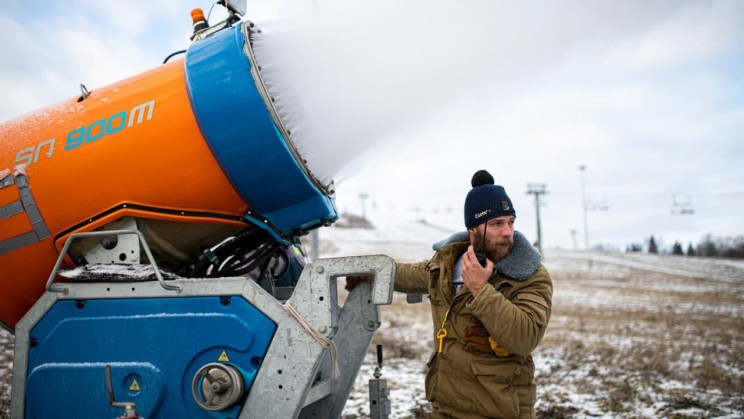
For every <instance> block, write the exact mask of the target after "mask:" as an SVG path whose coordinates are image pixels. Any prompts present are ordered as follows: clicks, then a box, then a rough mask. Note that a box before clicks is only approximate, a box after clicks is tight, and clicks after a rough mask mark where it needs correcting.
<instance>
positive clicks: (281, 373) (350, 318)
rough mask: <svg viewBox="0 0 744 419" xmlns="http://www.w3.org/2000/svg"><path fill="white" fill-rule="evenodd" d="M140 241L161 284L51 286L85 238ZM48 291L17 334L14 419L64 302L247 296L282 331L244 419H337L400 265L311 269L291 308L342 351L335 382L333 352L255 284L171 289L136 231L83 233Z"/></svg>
mask: <svg viewBox="0 0 744 419" xmlns="http://www.w3.org/2000/svg"><path fill="white" fill-rule="evenodd" d="M112 234H137V236H138V237H139V238H140V241H141V242H142V243H143V247H144V249H145V251H146V252H147V253H148V258H149V259H150V261H152V265H153V268H154V269H155V273H156V276H157V277H158V281H157V282H155V281H150V282H136V283H132V282H130V283H105V282H103V283H84V284H82V283H69V284H65V285H64V286H60V285H59V284H53V281H54V279H55V278H56V275H57V272H58V270H59V266H60V265H61V263H62V262H61V261H62V259H63V258H64V255H65V253H66V251H67V249H68V247H69V244H70V242H71V241H72V240H73V239H74V238H77V237H80V236H97V235H112ZM57 262H58V263H57V265H55V268H54V270H53V271H52V274H51V275H50V279H49V281H48V283H47V290H48V291H47V292H45V293H44V294H43V295H42V297H41V298H40V299H39V300H38V301H37V302H36V304H34V306H33V307H32V308H31V310H29V312H28V313H26V315H25V316H24V317H23V318H22V319H21V321H20V322H19V323H18V325H17V326H16V335H15V355H14V365H13V387H12V390H11V391H12V392H11V416H12V417H13V418H18V419H23V417H24V415H25V383H26V379H27V374H28V351H29V348H30V345H31V336H30V333H31V330H32V329H33V328H34V326H35V325H36V324H37V323H38V322H39V321H40V320H41V319H42V318H43V317H44V315H45V314H46V313H47V311H49V310H50V309H51V307H52V306H53V305H54V304H55V303H56V302H57V301H60V300H70V299H83V300H84V299H120V298H163V297H170V298H186V297H195V296H225V295H232V296H238V295H239V296H241V297H243V298H244V299H245V300H246V301H248V302H249V303H251V304H252V305H253V306H254V307H256V308H257V309H258V310H260V311H261V312H263V313H264V314H265V315H266V316H267V317H269V318H270V319H271V320H272V321H273V322H275V323H276V324H277V330H276V333H275V335H274V338H273V340H272V342H271V345H270V347H269V350H268V352H267V354H266V357H265V358H264V361H263V364H262V366H261V368H260V370H259V372H258V374H257V376H256V379H255V381H254V383H253V386H252V388H251V390H250V393H249V394H248V397H247V398H246V400H245V402H244V404H243V408H242V411H241V415H240V418H241V419H246V418H249V417H268V416H269V415H272V416H274V417H282V418H284V417H286V418H290V417H291V418H296V417H303V418H304V417H339V416H340V415H341V412H342V411H343V408H344V406H345V404H346V401H347V399H348V396H349V394H350V392H351V388H352V386H353V384H354V380H355V379H356V376H357V374H358V372H359V368H360V366H361V363H362V362H363V360H364V356H365V354H366V351H367V348H368V347H369V344H370V343H371V340H372V336H373V335H374V332H375V331H376V330H377V328H378V327H379V326H380V311H379V305H381V304H390V303H391V302H392V294H393V279H394V277H395V262H394V261H393V260H392V259H391V258H390V257H388V256H383V255H376V256H355V257H344V258H333V259H321V260H318V261H316V262H313V263H311V264H309V265H307V266H306V267H305V269H304V270H303V272H302V274H301V275H300V279H299V281H298V283H297V286H296V288H295V291H294V293H293V294H292V296H291V297H290V298H289V300H288V301H287V304H291V305H292V307H294V308H295V309H296V311H297V312H298V313H299V314H300V316H301V317H302V319H304V320H305V321H306V322H307V323H308V324H309V326H310V327H312V328H313V329H314V330H315V331H317V332H319V333H320V334H322V335H323V336H325V337H326V338H328V339H331V341H332V342H333V344H334V345H336V347H337V348H338V351H337V352H338V356H337V359H336V362H337V364H338V367H339V370H340V375H339V376H338V377H333V375H332V374H331V371H332V368H331V367H332V365H331V359H330V358H331V357H330V351H329V350H328V349H326V348H324V347H322V346H321V345H320V343H319V342H318V341H317V340H316V339H315V338H314V337H313V336H312V335H311V334H310V333H309V332H308V331H307V330H306V328H305V326H303V325H301V324H300V323H298V321H296V320H295V319H294V318H292V317H291V316H290V315H289V314H287V312H286V311H285V309H284V306H283V305H282V304H281V303H280V302H279V301H278V300H277V299H276V298H274V297H273V296H272V295H271V294H269V293H268V292H266V291H265V290H264V289H262V288H261V287H260V286H259V285H258V284H256V283H255V282H253V281H251V280H248V279H246V278H242V277H241V278H216V279H213V278H212V279H185V278H184V279H177V280H173V281H168V282H170V283H171V284H172V285H171V284H168V283H166V282H165V281H164V280H163V278H162V275H160V272H159V271H158V269H157V264H156V263H154V259H153V258H152V255H151V254H149V248H148V247H147V244H146V243H145V242H144V237H143V236H142V234H141V233H140V232H138V231H130V230H111V231H105V232H89V233H80V234H77V235H73V236H71V237H70V238H69V239H68V241H67V242H66V243H65V247H64V249H63V252H62V253H61V255H60V258H59V259H58V261H57ZM355 274H374V276H375V281H374V286H370V285H369V284H366V283H362V284H360V285H359V286H357V287H356V288H355V289H354V290H353V291H352V292H351V293H350V294H349V296H348V297H347V299H346V301H345V303H344V305H343V306H342V307H340V306H339V305H338V298H337V291H336V289H337V278H338V277H342V276H347V275H355Z"/></svg>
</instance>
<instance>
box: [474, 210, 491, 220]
mask: <svg viewBox="0 0 744 419" xmlns="http://www.w3.org/2000/svg"><path fill="white" fill-rule="evenodd" d="M490 213H491V210H490V209H487V210H485V211H481V212H477V213H475V216H474V217H475V219H476V220H477V219H478V218H481V217H483V216H485V215H488V214H490Z"/></svg>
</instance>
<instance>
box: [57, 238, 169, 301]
mask: <svg viewBox="0 0 744 419" xmlns="http://www.w3.org/2000/svg"><path fill="white" fill-rule="evenodd" d="M120 234H136V235H137V237H139V241H140V243H141V244H142V248H143V249H145V254H146V255H147V259H148V260H149V261H150V264H151V265H152V268H153V270H154V271H155V276H156V277H157V278H158V283H160V286H161V287H163V288H164V289H166V290H169V291H178V292H180V291H181V290H182V289H183V288H182V287H181V286H180V285H177V284H176V285H170V284H167V283H166V282H165V280H164V279H163V275H161V274H160V269H158V264H157V263H156V262H155V258H154V257H153V256H152V252H151V251H150V246H148V245H147V241H145V236H144V235H143V234H142V232H140V231H137V230H106V231H87V232H83V233H74V234H71V235H70V237H68V238H67V241H66V242H65V245H64V246H63V247H62V251H61V252H60V254H59V257H58V258H57V263H55V264H54V269H52V274H51V275H49V279H48V280H47V284H46V289H47V291H51V292H61V293H63V294H67V292H68V291H69V289H68V288H67V287H65V286H61V285H56V284H54V279H55V278H56V277H57V273H58V272H59V268H60V266H62V261H63V260H64V258H65V255H66V254H67V251H68V250H69V249H70V245H71V244H72V242H73V241H74V240H76V239H79V238H84V237H98V236H111V235H117V236H118V235H120Z"/></svg>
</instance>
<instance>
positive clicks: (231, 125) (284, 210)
mask: <svg viewBox="0 0 744 419" xmlns="http://www.w3.org/2000/svg"><path fill="white" fill-rule="evenodd" d="M241 28H242V26H241V25H238V26H235V27H232V28H228V29H225V30H223V31H221V32H219V33H216V34H214V35H212V36H210V37H208V38H206V39H204V40H201V41H199V42H196V43H194V44H193V45H192V46H191V47H190V48H189V50H188V51H187V53H186V59H185V71H186V83H187V91H188V94H189V99H190V100H191V105H192V108H193V111H194V115H195V117H196V121H197V123H198V124H199V127H200V129H201V131H202V135H203V136H204V137H205V138H206V140H207V143H208V144H209V147H210V149H211V150H212V153H213V154H214V155H215V157H216V159H217V161H218V162H219V164H220V165H221V167H222V169H223V170H224V171H225V173H226V174H227V176H228V178H229V179H230V181H231V182H232V184H233V186H234V187H235V189H236V190H237V191H238V193H239V194H240V195H241V196H242V197H243V198H244V199H245V200H246V201H247V202H248V203H249V204H250V205H251V211H250V212H249V213H248V214H246V218H248V219H251V221H259V222H258V223H257V224H258V225H260V226H262V227H263V228H265V229H267V230H269V231H270V232H271V233H272V234H274V235H277V234H278V235H279V238H283V239H286V237H291V236H294V235H297V233H301V232H305V231H307V230H310V229H312V228H316V227H319V226H321V225H323V224H327V223H329V222H333V221H335V220H336V219H337V218H338V214H337V212H336V208H335V205H334V202H333V199H332V198H331V197H330V196H329V195H328V194H327V193H325V192H323V191H321V190H320V189H319V188H318V186H317V184H316V183H314V182H313V180H312V179H311V177H310V176H312V175H311V174H309V172H308V171H307V170H306V169H305V167H304V166H303V165H302V164H301V163H300V162H298V157H299V156H298V155H296V153H294V152H293V151H292V149H291V147H290V144H289V139H287V138H284V136H283V135H282V133H281V130H280V129H279V128H278V127H277V125H276V124H275V123H274V121H273V120H272V117H271V113H270V110H269V109H268V108H267V104H266V102H265V100H264V98H263V97H262V96H261V94H260V93H259V90H258V88H257V86H256V81H255V80H254V78H253V75H252V74H251V66H252V65H253V63H251V61H250V58H249V57H248V56H247V55H246V51H245V49H244V47H245V43H246V42H248V40H246V39H245V36H244V34H243V32H242V31H241ZM282 235H283V236H284V237H281V236H282Z"/></svg>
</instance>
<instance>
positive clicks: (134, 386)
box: [129, 378, 140, 391]
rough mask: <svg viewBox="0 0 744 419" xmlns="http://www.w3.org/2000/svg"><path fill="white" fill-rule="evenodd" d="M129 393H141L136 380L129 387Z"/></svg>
mask: <svg viewBox="0 0 744 419" xmlns="http://www.w3.org/2000/svg"><path fill="white" fill-rule="evenodd" d="M129 391H140V386H139V383H138V382H137V379H136V378H135V379H134V380H132V384H131V385H130V386H129Z"/></svg>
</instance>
